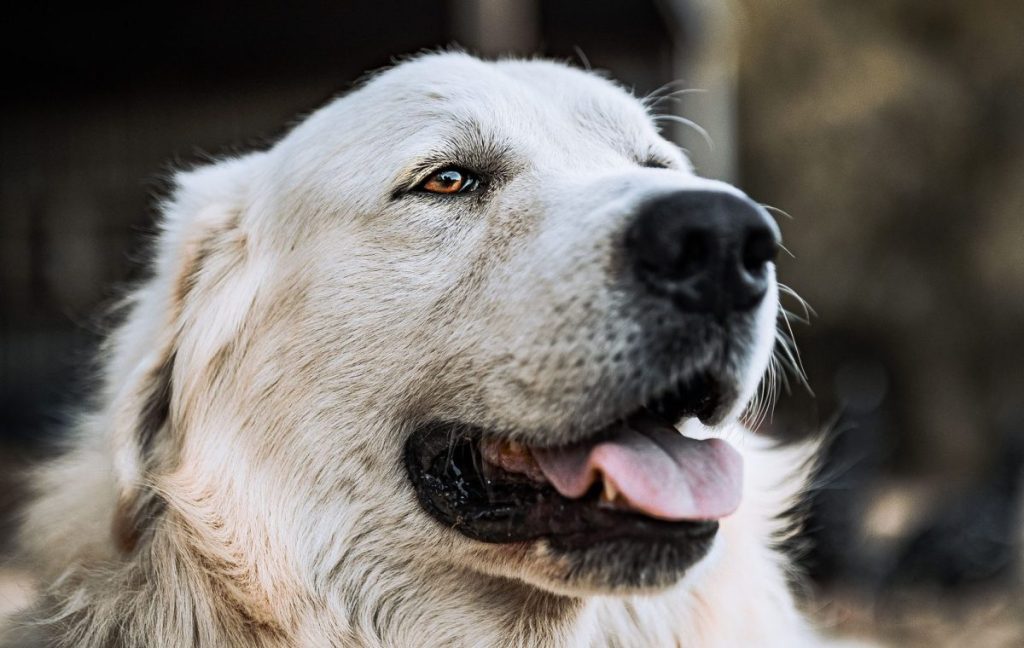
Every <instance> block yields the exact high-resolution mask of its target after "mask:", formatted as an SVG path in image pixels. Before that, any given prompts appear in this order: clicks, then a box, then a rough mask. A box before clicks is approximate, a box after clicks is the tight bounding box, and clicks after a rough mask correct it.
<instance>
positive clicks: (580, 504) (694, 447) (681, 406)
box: [405, 373, 742, 566]
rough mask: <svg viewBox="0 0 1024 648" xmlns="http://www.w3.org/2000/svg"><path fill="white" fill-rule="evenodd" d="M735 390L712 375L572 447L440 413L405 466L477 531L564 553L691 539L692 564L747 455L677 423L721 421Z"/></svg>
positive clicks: (466, 527) (449, 516) (732, 499)
mask: <svg viewBox="0 0 1024 648" xmlns="http://www.w3.org/2000/svg"><path fill="white" fill-rule="evenodd" d="M725 393H726V390H725V389H723V387H722V383H721V381H719V380H717V379H716V378H715V377H714V376H713V375H712V374H710V373H702V374H700V375H697V376H694V377H692V378H690V379H689V380H687V381H685V382H683V383H680V384H678V385H674V386H672V387H671V388H669V389H667V390H666V391H665V392H664V393H662V394H661V395H660V396H659V397H657V398H655V399H652V400H651V401H649V402H647V403H645V404H644V405H643V406H641V407H639V408H637V409H636V410H635V411H633V412H630V413H628V414H627V415H625V416H623V417H621V418H619V419H617V420H615V421H613V422H611V423H610V424H608V425H607V426H605V427H603V428H601V429H600V430H597V431H595V432H594V433H593V434H592V435H590V436H588V438H586V439H584V440H582V441H579V442H576V443H573V444H571V445H567V446H555V447H551V446H541V445H527V444H523V443H519V442H517V441H514V440H511V439H509V438H507V437H504V436H501V435H498V434H494V433H490V432H488V431H486V430H483V429H481V428H478V427H475V426H471V425H465V424H462V423H451V422H434V423H430V424H427V425H424V426H422V427H420V428H418V429H417V430H416V431H415V432H414V433H413V435H412V436H411V437H410V439H409V442H408V444H407V445H406V457H405V458H406V465H407V469H408V471H409V475H410V479H411V481H412V483H413V485H414V487H415V490H416V493H417V496H418V497H419V500H420V503H421V505H422V506H423V507H424V509H426V510H427V511H428V512H429V513H430V514H431V515H432V516H433V517H435V518H436V519H437V520H438V521H440V522H441V523H443V524H445V525H446V526H449V527H452V528H454V529H456V530H458V531H459V532H461V533H463V534H464V535H466V536H469V537H470V538H474V539H476V540H480V541H483V542H491V543H514V542H527V541H532V540H538V539H544V540H546V541H548V542H549V544H550V546H551V547H552V548H553V549H555V550H562V551H565V552H571V551H577V550H587V549H589V548H592V547H594V546H597V545H600V544H602V543H606V544H607V543H612V544H615V545H616V546H620V545H621V544H622V543H623V542H625V543H627V544H629V545H630V546H636V545H641V546H644V547H647V548H655V547H656V548H658V549H661V548H663V547H665V546H673V547H677V548H678V547H682V548H683V549H684V551H683V552H682V553H683V554H685V555H681V557H680V559H679V561H682V562H685V563H686V566H688V565H689V564H690V563H692V562H694V561H695V560H697V559H699V558H700V557H702V556H703V555H704V553H706V551H707V549H708V548H709V547H710V544H711V541H712V540H713V538H714V536H715V533H716V532H717V529H718V520H719V519H721V518H723V517H725V516H727V515H729V514H730V513H732V512H733V511H734V510H735V509H736V507H737V506H738V505H739V499H740V492H741V489H742V463H741V459H740V457H739V455H738V453H737V452H736V451H735V450H733V449H732V448H731V447H730V446H729V445H728V444H727V443H726V442H724V441H722V440H721V439H715V438H712V439H705V440H697V439H691V438H688V437H685V436H683V435H682V434H681V433H680V432H679V431H678V430H677V429H676V427H675V423H677V422H678V421H680V420H682V419H684V418H687V417H692V416H696V417H698V418H700V419H702V420H708V419H713V418H714V417H715V415H716V413H717V412H719V410H720V409H721V408H722V407H723V406H725V402H724V401H725V400H726V397H725ZM679 561H677V562H679Z"/></svg>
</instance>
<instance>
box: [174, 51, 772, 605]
mask: <svg viewBox="0 0 1024 648" xmlns="http://www.w3.org/2000/svg"><path fill="white" fill-rule="evenodd" d="M226 186H229V187H232V189H231V190H230V191H229V192H228V194H229V195H226V196H225V195H223V193H224V189H223V188H224V187H226ZM174 210H177V211H179V212H181V213H186V212H193V211H194V212H198V213H199V216H198V217H196V218H195V219H194V220H195V221H196V222H199V221H202V222H203V223H204V224H203V227H204V230H203V234H202V235H199V236H198V237H197V238H196V240H197V241H198V242H197V243H196V244H195V245H194V246H192V247H191V248H189V247H188V246H185V248H184V249H187V250H191V251H190V252H189V253H188V254H189V255H190V258H192V259H193V260H194V262H195V263H194V264H193V265H192V266H191V268H192V269H191V270H187V271H184V272H179V273H178V274H179V275H180V276H181V279H180V282H181V286H183V288H181V290H179V292H180V293H181V295H180V298H181V303H182V306H181V309H182V314H181V319H180V321H181V325H180V339H179V340H178V341H177V342H176V351H175V363H174V368H173V373H174V381H173V384H174V397H173V399H172V403H171V417H172V419H173V420H175V421H176V426H175V427H176V428H177V429H179V430H181V434H180V440H179V442H178V443H179V444H180V448H179V449H178V450H177V452H178V453H180V457H181V459H180V461H179V462H177V464H176V465H178V466H179V468H178V469H177V473H176V477H175V479H176V480H177V481H176V482H175V483H179V484H180V483H182V480H184V479H185V478H184V477H183V476H182V473H184V472H187V473H188V476H187V479H188V481H189V483H193V484H194V483H201V484H203V486H201V487H195V486H194V488H201V490H202V491H203V492H204V493H208V494H211V495H210V496H211V497H215V498H219V499H221V500H223V502H224V504H223V506H224V507H230V508H231V509H232V510H235V511H236V513H235V514H233V515H232V516H231V519H233V520H263V521H265V528H264V531H265V533H266V543H267V545H268V546H272V547H274V548H275V549H274V552H275V553H276V554H277V555H282V556H287V560H288V562H289V569H290V571H291V573H293V574H295V578H296V579H297V580H303V579H305V580H307V581H308V580H309V579H312V578H314V575H317V576H316V578H319V579H323V582H318V583H317V584H316V585H317V586H318V587H326V588H329V587H330V586H331V583H330V577H328V576H326V575H329V574H335V575H336V574H338V573H339V572H340V571H349V572H352V573H359V574H361V575H362V576H363V577H364V578H365V577H367V574H370V573H374V574H377V577H380V576H381V574H384V573H393V572H395V573H397V572H401V571H403V570H410V569H450V568H458V569H467V568H468V569H471V570H474V571H478V572H482V573H485V574H490V575H494V576H502V577H509V578H513V579H516V580H519V581H524V582H527V583H530V584H532V585H534V586H537V587H541V588H544V589H546V590H549V591H555V592H560V593H581V592H595V591H598V592H624V591H637V590H650V589H656V588H660V587H666V586H668V585H671V584H673V583H675V582H677V581H678V580H679V579H680V578H682V576H683V575H684V574H685V573H686V571H687V570H688V569H689V568H690V567H691V566H692V565H693V564H694V563H696V562H697V561H700V560H701V559H703V557H704V556H705V554H706V553H707V552H708V550H709V548H710V547H711V546H712V544H713V542H714V539H715V534H716V530H717V520H718V519H719V518H722V517H725V516H727V515H728V514H729V513H730V512H731V511H732V510H733V509H735V507H736V506H737V503H738V500H737V498H738V496H739V490H740V483H739V481H740V479H741V472H740V471H741V467H740V465H739V463H740V460H739V457H738V455H737V454H736V453H735V452H734V451H733V450H732V449H731V448H730V447H729V446H728V444H727V443H725V442H723V441H722V440H720V439H713V438H711V439H708V438H704V439H701V440H698V439H697V438H688V437H684V436H682V435H680V434H678V433H677V432H676V430H675V428H674V427H673V424H674V423H676V422H678V421H680V420H689V421H690V422H689V423H687V430H688V432H690V433H693V434H692V436H694V437H709V436H710V437H713V436H714V433H713V429H714V428H715V427H717V428H719V429H722V428H723V426H725V425H726V424H728V423H730V422H733V421H735V419H736V418H737V417H738V416H739V414H740V413H741V412H742V410H743V408H744V406H745V404H746V403H747V401H748V400H749V399H750V398H751V396H752V394H753V391H754V390H755V388H756V386H757V384H758V382H759V380H760V377H761V374H762V373H763V371H764V370H765V367H766V365H767V362H768V359H769V355H770V353H771V347H772V343H773V340H774V322H775V315H776V309H777V303H776V289H775V282H774V267H773V265H772V262H771V261H772V258H773V255H774V251H775V247H776V245H777V242H778V232H777V230H776V229H775V226H774V223H772V222H771V220H770V219H769V218H768V217H767V215H766V214H765V213H764V211H763V210H762V209H761V208H760V207H759V206H757V205H756V204H755V203H753V202H751V201H750V200H749V199H747V198H746V197H745V196H744V195H743V194H742V193H741V192H739V191H738V190H736V189H734V188H732V187H730V186H728V185H725V184H723V183H719V182H714V181H710V180H707V179H702V178H698V177H697V176H695V175H694V173H693V171H692V169H691V167H690V166H689V163H688V162H687V160H686V159H685V157H684V156H683V155H682V154H681V153H680V151H679V150H678V149H677V148H676V147H674V146H673V145H671V144H670V143H668V142H667V141H665V140H664V139H663V138H662V137H660V136H659V134H658V132H657V129H656V128H655V126H654V125H653V122H652V119H651V117H650V115H649V114H648V112H647V111H646V109H645V107H644V106H643V105H642V104H641V103H640V102H639V101H637V100H636V99H635V98H633V97H632V96H630V95H629V94H628V93H626V92H624V91H622V90H621V89H620V88H618V87H616V86H615V85H614V84H612V83H610V82H607V81H606V80H604V79H601V78H599V77H597V76H595V75H592V74H589V73H584V72H582V71H578V70H573V69H570V68H567V67H565V66H562V65H559V64H554V63H548V62H537V61H530V62H522V61H507V62H499V63H484V62H481V61H478V60H476V59H473V58H471V57H468V56H465V55H459V54H443V55H431V56H426V57H423V58H419V59H416V60H414V61H411V62H407V63H404V64H402V65H399V66H397V67H395V68H393V69H391V70H389V71H387V72H384V73H382V74H380V75H379V76H377V77H375V78H373V79H372V80H370V81H369V82H368V83H367V84H365V85H364V86H363V87H361V88H360V89H358V90H356V91H354V92H352V93H350V94H349V95H347V96H345V97H343V98H341V99H338V100H336V101H335V102H333V103H331V104H330V105H328V106H327V107H325V108H323V109H321V110H320V111H318V112H316V113H314V114H313V115H311V116H310V117H309V118H308V119H306V120H305V121H304V122H303V123H302V124H300V125H299V126H298V127H297V128H295V129H294V130H293V131H292V132H291V133H290V134H289V135H288V136H286V137H285V138H284V139H283V140H282V141H281V142H279V143H278V144H277V145H276V146H274V147H273V148H272V149H271V150H269V151H267V152H264V153H258V154H254V155H252V156H250V157H247V158H243V159H241V160H238V161H235V162H228V163H222V164H221V165H219V166H215V167H213V168H211V169H207V170H201V171H198V172H195V173H194V174H193V175H192V176H185V177H184V178H183V179H182V188H181V190H180V192H179V196H178V199H177V201H176V203H175V207H174V208H173V209H172V211H174ZM182 227H184V226H182ZM186 238H187V237H186ZM185 265H186V266H189V264H188V263H186V264H185ZM698 421H699V422H698ZM165 490H173V486H166V488H165ZM253 524H259V523H255V522H254V523H253ZM241 535H244V534H241ZM410 556H415V559H414V560H413V564H410V562H409V557H410ZM345 581H346V582H349V583H351V582H360V579H358V578H355V579H353V578H348V579H345Z"/></svg>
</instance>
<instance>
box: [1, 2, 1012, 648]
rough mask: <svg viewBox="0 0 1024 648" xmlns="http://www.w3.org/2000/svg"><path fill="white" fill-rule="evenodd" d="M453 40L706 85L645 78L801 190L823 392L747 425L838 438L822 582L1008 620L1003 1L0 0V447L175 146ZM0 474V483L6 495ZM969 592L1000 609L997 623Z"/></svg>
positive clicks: (918, 623)
mask: <svg viewBox="0 0 1024 648" xmlns="http://www.w3.org/2000/svg"><path fill="white" fill-rule="evenodd" d="M454 42H458V43H460V44H463V45H465V46H468V47H469V48H470V49H471V50H473V51H476V52H481V53H484V54H488V55H495V54H501V53H507V52H518V53H540V54H544V55H547V56H555V57H559V58H563V59H566V60H572V61H574V63H575V64H577V65H585V64H587V63H589V64H591V65H593V66H594V67H595V68H599V69H603V70H608V71H609V72H610V73H611V74H612V75H613V76H614V77H616V78H618V79H620V80H622V81H623V82H624V83H625V84H626V85H627V86H628V87H631V88H633V89H634V91H635V92H636V93H637V94H638V95H645V94H647V93H649V92H651V91H654V90H656V89H658V88H661V87H662V86H663V84H665V83H667V82H671V81H674V80H680V81H681V84H680V85H678V86H672V88H677V87H678V88H681V87H702V88H705V89H706V90H707V92H705V93H702V94H686V95H681V96H680V97H679V101H673V100H666V101H664V102H662V103H661V104H660V105H659V110H660V111H662V112H675V113H677V114H682V115H685V116H687V117H690V118H693V119H695V120H696V121H698V122H700V123H701V124H702V125H704V126H705V127H707V129H708V131H709V132H710V133H711V135H712V138H713V139H714V142H715V148H714V150H709V149H708V148H707V147H706V146H705V144H704V143H703V141H702V139H701V138H700V137H699V136H697V135H696V134H695V133H694V132H693V131H692V130H687V129H684V128H677V129H674V130H672V131H670V133H669V134H670V135H671V136H672V137H674V138H675V139H676V140H677V141H679V142H680V143H681V144H682V145H683V146H685V147H687V148H688V149H690V150H691V152H692V154H693V157H694V159H695V162H696V163H697V166H698V170H700V171H702V172H703V173H705V174H707V175H711V176H715V177H722V178H725V179H728V180H732V181H735V182H737V183H739V184H740V186H741V187H743V188H744V189H746V190H747V191H748V192H749V193H750V194H751V195H752V196H754V197H755V198H757V199H758V200H761V201H764V202H766V203H768V204H771V205H773V206H774V207H777V208H779V209H781V210H785V212H787V213H788V214H790V215H792V218H791V219H790V218H786V217H781V216H780V224H781V225H782V227H783V231H784V235H785V240H786V247H787V248H788V249H789V250H791V251H792V253H793V258H789V257H786V258H784V259H783V260H782V261H781V262H780V277H781V279H782V280H783V281H784V282H785V283H786V284H788V285H790V286H792V287H793V288H794V289H795V290H796V291H797V292H799V293H800V294H801V295H803V297H805V298H806V299H807V300H808V301H809V302H810V304H811V306H812V307H813V308H814V310H815V311H816V312H817V316H815V317H812V318H811V325H809V326H807V325H802V324H800V323H794V327H795V334H796V338H797V341H798V343H799V346H800V348H801V350H802V358H803V363H804V365H805V367H806V369H807V374H808V382H809V385H810V387H811V389H812V390H813V392H814V395H815V396H814V397H813V398H812V397H811V396H810V394H809V390H807V389H804V388H802V387H800V386H799V384H798V383H797V381H795V380H794V381H793V384H794V386H793V390H792V394H790V395H786V394H784V395H783V397H782V398H781V400H780V403H779V406H778V408H777V410H776V413H775V416H774V417H773V418H772V419H770V420H769V421H768V422H767V423H765V424H764V426H763V431H764V433H766V434H773V435H776V436H778V437H780V438H784V439H793V438H799V437H802V436H806V435H808V434H812V433H816V432H819V431H826V432H828V435H829V438H830V439H831V441H830V443H829V444H828V445H827V452H828V457H829V460H828V462H827V463H826V465H825V467H824V468H823V469H822V471H821V474H820V475H819V476H818V479H817V480H816V485H817V488H816V491H815V492H816V496H815V498H814V500H813V506H812V508H811V515H810V518H809V524H808V527H809V532H808V533H807V534H806V536H805V538H804V539H805V540H808V541H810V543H809V544H806V545H804V546H805V549H804V550H803V552H802V553H801V560H802V562H803V564H804V566H805V567H806V569H807V570H808V572H809V573H810V574H811V576H812V577H813V578H814V581H815V582H816V583H817V588H816V589H814V590H812V592H813V595H816V596H817V597H818V600H819V601H822V602H825V604H822V605H818V604H815V605H817V607H816V609H824V610H826V614H825V616H826V617H828V620H831V621H835V622H836V623H838V624H839V626H840V627H841V628H843V629H847V630H849V631H850V632H861V633H867V634H872V635H875V634H879V633H880V634H881V635H883V636H886V637H889V638H890V639H892V638H896V640H898V641H900V642H901V645H911V644H912V643H913V642H916V641H920V642H921V644H922V645H927V644H932V645H934V644H935V643H939V644H945V643H946V642H949V643H948V645H956V642H958V641H960V639H962V638H963V636H964V635H958V634H957V632H961V631H964V630H963V629H964V628H968V629H970V632H972V633H974V634H972V635H971V636H972V637H973V641H975V643H978V642H980V643H979V645H1020V643H1019V642H1018V643H1014V642H1017V640H1018V639H1020V640H1021V642H1024V634H1013V633H1014V632H1020V628H1019V627H1017V625H1016V624H1015V622H1014V619H1019V618H1024V611H1021V610H1020V609H1019V608H1018V607H1015V606H1016V603H1015V601H1018V600H1019V599H1020V591H1019V585H1020V583H1021V580H1022V579H1021V575H1020V574H1021V570H1020V565H1019V560H1018V556H1019V555H1020V554H1021V550H1020V544H1021V535H1022V534H1021V526H1020V513H1021V510H1022V501H1021V494H1020V492H1019V489H1020V481H1021V479H1020V476H1021V472H1022V466H1024V397H1022V394H1024V345H1022V344H1021V341H1020V340H1021V337H1022V334H1024V4H1022V3H1020V2H1017V1H1011V0H986V1H984V2H977V3H963V2H954V1H952V0H865V1H862V2H858V3H848V2H841V1H839V0H784V1H780V2H756V1H755V0H743V1H738V2H721V3H715V2H707V1H697V0H692V1H682V0H680V1H668V0H660V1H659V0H648V1H630V2H626V1H624V0H623V1H616V2H611V1H603V0H551V1H546V2H539V1H529V0H519V1H514V0H481V1H480V2H474V1H470V0H450V1H449V2H422V1H421V2H414V1H412V0H406V1H395V2H379V3H373V4H368V3H355V2H326V1H325V2H303V3H287V4H286V3H280V4H272V3H260V2H256V3H245V4H242V3H229V2H222V1H221V2H203V3H199V2H179V3H175V4H172V5H167V6H162V7H159V8H156V7H143V6H141V5H136V6H135V7H134V8H121V9H116V10H115V9H102V8H97V7H95V6H91V5H77V6H72V7H60V6H57V5H47V4H45V3H37V4H35V5H22V6H19V7H18V8H17V9H13V10H11V11H9V12H8V15H7V16H6V17H5V19H4V20H3V21H2V23H0V65H2V71H3V76H2V79H3V83H2V86H0V87H2V90H0V92H2V93H3V101H2V105H0V470H5V471H6V470H8V469H10V468H12V467H16V466H20V465H23V464H24V463H25V462H26V461H29V460H31V459H32V458H33V457H35V456H37V455H38V454H40V452H41V449H42V448H43V447H44V446H45V444H44V441H46V440H52V439H55V438H59V435H60V434H61V430H62V429H63V427H64V424H65V422H66V421H67V420H68V417H69V415H70V413H73V411H74V408H75V406H78V405H81V403H82V402H83V401H84V399H85V397H86V395H87V394H88V388H89V385H90V377H91V376H92V374H93V370H94V367H93V365H92V354H93V351H94V349H95V345H96V343H97V341H98V340H99V337H100V335H101V334H102V331H103V326H104V324H103V322H104V319H103V317H102V314H103V312H104V310H105V308H106V306H108V305H109V304H110V303H112V301H113V300H114V299H116V297H117V295H118V294H119V293H120V291H121V290H123V287H124V286H125V283H126V282H127V281H130V280H131V279H132V278H133V277H136V276H137V275H138V274H139V272H140V269H141V261H142V260H143V259H144V254H143V252H142V250H143V249H144V246H145V243H146V240H147V236H148V234H149V233H151V232H152V231H153V224H154V219H155V215H156V213H155V200H156V198H157V197H159V196H160V195H161V194H162V192H163V191H165V190H166V186H165V182H166V180H165V179H166V177H167V175H168V172H169V171H170V170H171V169H173V168H178V167H182V166H188V165H192V164H196V163H201V162H202V161H204V160H207V159H210V158H211V157H213V156H217V155H222V154H226V153H230V152H232V151H234V150H244V149H247V148H250V147H261V146H266V145H268V144H269V143H271V142H273V141H274V138H275V137H276V136H278V135H279V134H280V133H282V132H283V131H284V129H285V128H287V125H288V124H289V123H292V122H294V120H296V119H298V118H299V117H301V115H302V114H304V113H306V112H309V111H310V110H312V109H314V108H316V107H318V106H319V105H321V104H322V103H324V102H325V101H326V100H328V99H329V98H330V97H332V96H334V95H336V94H338V93H339V92H343V91H344V90H345V89H346V88H348V87H350V86H351V85H352V84H353V82H354V81H355V80H357V79H358V78H359V77H360V76H361V75H362V74H363V73H364V72H365V71H367V70H372V69H374V68H379V67H381V66H384V65H387V64H389V63H390V62H391V61H392V60H393V59H392V57H394V56H400V55H407V54H411V53H415V52H417V51H419V50H421V49H422V48H435V47H439V46H445V45H448V44H450V43H454ZM784 301H785V305H786V306H787V308H789V309H790V310H792V311H795V312H801V311H800V306H799V304H798V303H797V302H796V300H794V299H787V300H784ZM7 474H8V475H11V474H13V473H9V472H8V473H7ZM5 481H6V482H8V483H6V484H0V486H2V487H3V488H2V489H0V490H2V494H0V500H2V501H0V512H2V510H8V511H9V510H10V508H11V507H12V506H13V505H14V504H16V503H17V501H18V500H19V499H20V497H21V495H20V491H19V489H18V486H19V484H20V481H19V480H18V479H16V478H14V477H6V478H5ZM3 528H9V524H7V525H5V526H3V527H0V529H3ZM0 535H2V534H0ZM806 547H810V548H806ZM908 592H909V593H910V594H907V593H908ZM964 601H969V603H964ZM879 603H881V605H880V604H879ZM945 605H949V606H952V607H950V608H948V609H947V608H946V607H942V606H945ZM937 606H938V607H937ZM894 610H899V611H901V612H900V613H899V614H896V613H894V612H893V611H894ZM924 610H927V612H926V611H924ZM935 610H939V611H940V612H941V613H940V612H935ZM979 610H981V611H980V612H979ZM947 612H948V613H947ZM985 615H988V616H985ZM979 618H982V619H984V623H983V624H982V625H983V626H984V628H985V631H986V632H988V631H989V630H990V629H991V628H993V627H995V628H997V629H999V630H1000V631H1003V634H997V635H995V638H993V639H991V641H992V643H990V644H986V643H985V642H986V641H987V639H984V638H982V639H979V638H978V637H980V636H982V635H981V634H978V633H979V631H978V630H977V628H976V625H977V624H975V621H974V620H976V619H979ZM950 619H952V621H950ZM993 619H994V620H993ZM950 624H952V625H950ZM972 624H974V625H972ZM954 627H955V628H957V629H958V630H953V628H954ZM984 636H985V637H988V635H984ZM958 637H959V638H958ZM1002 641H1005V642H1007V643H1005V644H1004V643H1000V642H1002Z"/></svg>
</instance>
